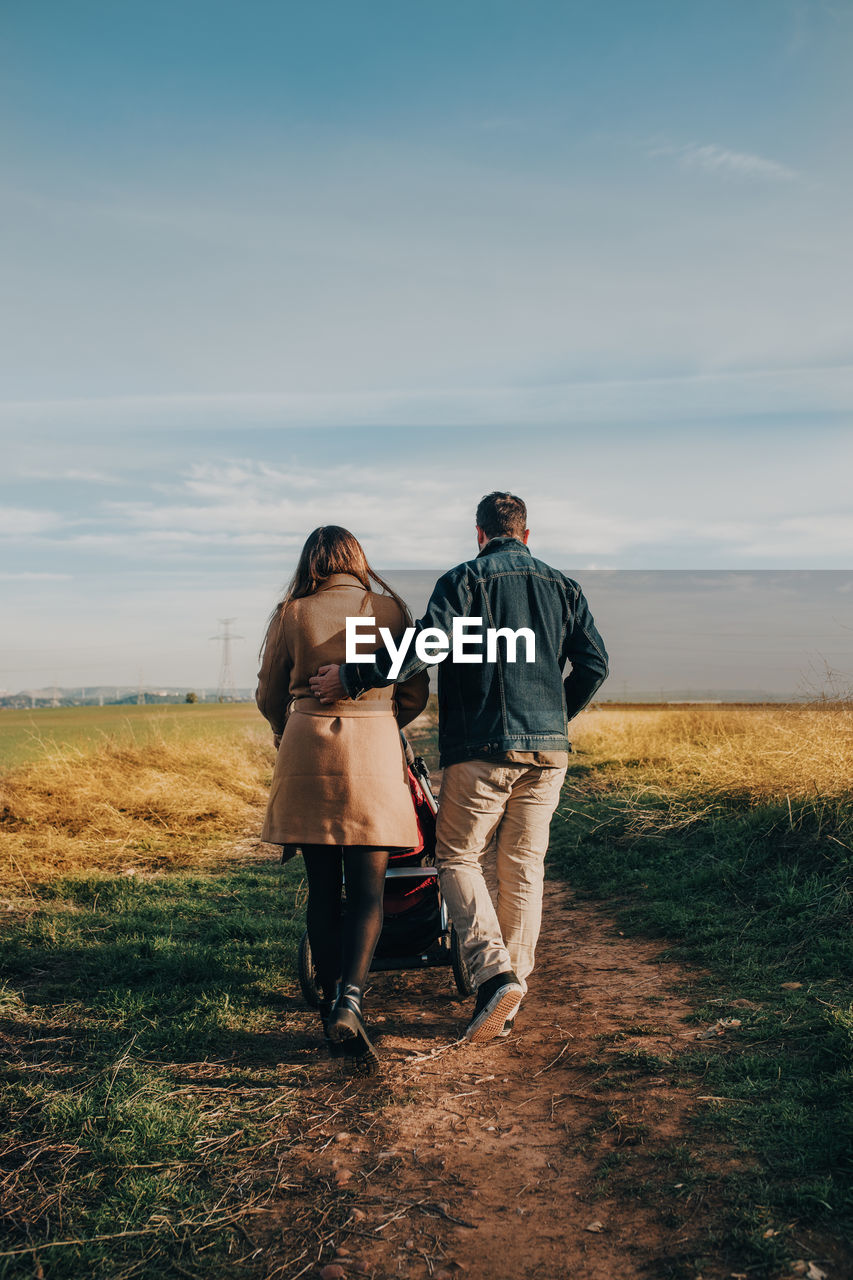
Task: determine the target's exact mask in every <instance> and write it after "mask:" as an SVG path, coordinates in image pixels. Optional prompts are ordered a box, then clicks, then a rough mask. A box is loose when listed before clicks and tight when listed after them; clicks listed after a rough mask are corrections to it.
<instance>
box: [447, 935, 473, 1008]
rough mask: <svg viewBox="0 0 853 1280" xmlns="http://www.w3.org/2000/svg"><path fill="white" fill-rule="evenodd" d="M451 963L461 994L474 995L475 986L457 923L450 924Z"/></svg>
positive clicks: (454, 978) (457, 988) (457, 987)
mask: <svg viewBox="0 0 853 1280" xmlns="http://www.w3.org/2000/svg"><path fill="white" fill-rule="evenodd" d="M450 963H451V964H452V966H453V980H454V982H455V983H456V990H457V991H458V992H459V994H460V996H470V995H473V994H474V986H473V984H472V982H471V975H470V974H469V972H468V966H467V964H466V963H465V957H464V956H463V955H462V947H461V945H460V942H459V934H458V933H457V932H456V926H455V925H451V926H450Z"/></svg>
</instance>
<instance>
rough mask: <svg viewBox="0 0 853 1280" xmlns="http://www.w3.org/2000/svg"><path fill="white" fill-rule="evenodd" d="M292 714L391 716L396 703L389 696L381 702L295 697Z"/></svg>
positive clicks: (349, 716)
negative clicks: (326, 700)
mask: <svg viewBox="0 0 853 1280" xmlns="http://www.w3.org/2000/svg"><path fill="white" fill-rule="evenodd" d="M290 710H291V714H292V713H294V712H298V713H299V714H300V715H304V716H326V717H330V718H332V719H334V718H336V717H338V716H340V717H341V719H344V720H346V719H350V718H355V717H358V716H391V717H393V715H394V703H393V702H392V701H391V699H390V698H389V699H388V700H387V701H386V700H385V699H384V698H383V700H382V701H381V702H364V701H360V702H352V701H350V700H349V699H347V701H346V702H329V703H324V702H318V701H317V699H316V698H294V699H293V702H292V703H291V705H290Z"/></svg>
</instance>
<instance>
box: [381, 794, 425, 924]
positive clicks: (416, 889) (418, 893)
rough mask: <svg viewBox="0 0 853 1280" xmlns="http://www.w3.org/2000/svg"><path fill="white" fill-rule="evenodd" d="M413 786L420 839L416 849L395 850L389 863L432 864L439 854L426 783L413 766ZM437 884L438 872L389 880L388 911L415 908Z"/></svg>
mask: <svg viewBox="0 0 853 1280" xmlns="http://www.w3.org/2000/svg"><path fill="white" fill-rule="evenodd" d="M409 790H410V791H411V793H412V804H413V805H414V809H415V819H416V821H417V824H418V835H419V837H420V840H419V843H418V845H417V847H416V848H414V849H411V850H409V849H407V850H405V851H403V852H400V853H392V854H391V857H390V858H389V859H388V865H389V866H390V867H419V866H427V867H431V866H433V863H434V858H435V814H434V813H433V812H432V809H431V808H430V807H429V804H428V803H427V798H426V796H425V795H424V791H423V787H422V786H421V784H420V782H419V781H418V779H417V777H416V776H415V774H414V773H413V772H412V770H411V769H409ZM437 884H438V880H437V878H436V877H435V876H427V877H425V878H424V879H422V880H396V879H391V880H386V881H385V894H384V908H383V909H384V913H385V915H386V916H398V915H402V914H403V912H406V911H409V910H411V908H412V907H414V906H416V905H417V904H418V903H419V902H421V901H423V900H424V899H425V898H427V897H429V896H431V895H434V894H435V889H436V885H437Z"/></svg>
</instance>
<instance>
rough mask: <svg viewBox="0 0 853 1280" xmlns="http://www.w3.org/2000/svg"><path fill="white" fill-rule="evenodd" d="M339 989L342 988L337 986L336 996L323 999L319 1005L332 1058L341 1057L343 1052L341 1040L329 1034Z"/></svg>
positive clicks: (324, 1033)
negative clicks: (330, 1021) (334, 1038)
mask: <svg viewBox="0 0 853 1280" xmlns="http://www.w3.org/2000/svg"><path fill="white" fill-rule="evenodd" d="M339 990H340V988H336V990H335V994H334V996H330V997H329V998H328V999H321V1001H320V1003H319V1005H318V1009H319V1013H320V1021H321V1023H322V1024H323V1039H324V1040H325V1041H326V1048H327V1049H328V1050H329V1056H330V1057H332V1058H340V1056H341V1054H342V1053H343V1047H342V1045H341V1043H340V1041H338V1040H333V1039H332V1038H331V1036H330V1035H329V1018H330V1017H331V1014H332V1009H333V1008H334V1007H335V1002H336V1000H337V998H338V992H339Z"/></svg>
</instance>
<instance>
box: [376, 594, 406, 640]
mask: <svg viewBox="0 0 853 1280" xmlns="http://www.w3.org/2000/svg"><path fill="white" fill-rule="evenodd" d="M370 603H371V606H372V608H373V616H374V617H375V618H376V620H377V621H378V623H379V624H380V626H383V627H390V628H391V629H392V630H398V631H402V629H403V627H404V626H405V625H406V618H405V616H404V614H403V610H402V609H401V608H400V606H399V605H398V604H397V601H396V600H395V599H394V597H393V596H385V595H381V594H380V593H379V592H378V591H371V592H370Z"/></svg>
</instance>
